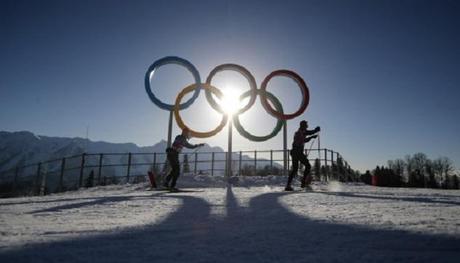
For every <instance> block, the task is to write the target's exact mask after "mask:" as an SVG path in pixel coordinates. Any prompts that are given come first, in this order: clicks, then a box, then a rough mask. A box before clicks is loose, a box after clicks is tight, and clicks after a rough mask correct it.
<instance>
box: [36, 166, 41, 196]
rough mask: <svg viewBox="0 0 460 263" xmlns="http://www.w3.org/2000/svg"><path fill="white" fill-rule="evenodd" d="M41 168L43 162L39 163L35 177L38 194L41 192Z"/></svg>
mask: <svg viewBox="0 0 460 263" xmlns="http://www.w3.org/2000/svg"><path fill="white" fill-rule="evenodd" d="M41 169H42V163H38V167H37V177H36V179H35V187H36V188H35V191H36V193H37V195H39V194H40V173H41Z"/></svg>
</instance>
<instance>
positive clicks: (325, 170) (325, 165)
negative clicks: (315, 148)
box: [324, 149, 329, 181]
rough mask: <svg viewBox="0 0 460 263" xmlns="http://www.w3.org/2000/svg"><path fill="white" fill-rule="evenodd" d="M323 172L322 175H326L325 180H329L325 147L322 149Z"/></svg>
mask: <svg viewBox="0 0 460 263" xmlns="http://www.w3.org/2000/svg"><path fill="white" fill-rule="evenodd" d="M324 172H325V175H324V177H326V181H329V167H328V164H327V149H324Z"/></svg>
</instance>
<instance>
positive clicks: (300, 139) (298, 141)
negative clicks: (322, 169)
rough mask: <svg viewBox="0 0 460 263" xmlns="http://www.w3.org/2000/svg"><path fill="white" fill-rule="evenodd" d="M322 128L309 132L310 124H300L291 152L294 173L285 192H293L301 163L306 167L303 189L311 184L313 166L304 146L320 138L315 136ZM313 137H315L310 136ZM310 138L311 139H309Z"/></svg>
mask: <svg viewBox="0 0 460 263" xmlns="http://www.w3.org/2000/svg"><path fill="white" fill-rule="evenodd" d="M320 130H321V128H320V127H319V126H317V127H316V128H315V129H314V130H308V122H307V121H305V120H303V121H301V122H300V127H299V129H298V130H297V131H296V133H295V134H294V140H293V142H292V150H291V157H292V171H291V173H289V178H288V181H287V185H286V188H284V190H285V191H293V190H294V189H292V187H291V183H292V179H293V178H294V176H295V175H297V171H298V169H299V162H301V163H302V164H303V165H304V166H305V171H304V172H303V178H302V183H301V186H300V187H301V188H305V187H306V186H307V185H308V184H310V182H311V180H309V181H310V182H308V183H307V178H309V177H310V170H311V165H310V163H309V162H308V159H307V156H305V153H304V145H305V143H306V142H309V141H310V140H311V139H313V138H316V137H318V135H313V134H315V133H317V132H319V131H320ZM309 135H313V136H309ZM307 136H309V137H307Z"/></svg>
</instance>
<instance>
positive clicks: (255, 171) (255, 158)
mask: <svg viewBox="0 0 460 263" xmlns="http://www.w3.org/2000/svg"><path fill="white" fill-rule="evenodd" d="M254 175H257V150H255V151H254Z"/></svg>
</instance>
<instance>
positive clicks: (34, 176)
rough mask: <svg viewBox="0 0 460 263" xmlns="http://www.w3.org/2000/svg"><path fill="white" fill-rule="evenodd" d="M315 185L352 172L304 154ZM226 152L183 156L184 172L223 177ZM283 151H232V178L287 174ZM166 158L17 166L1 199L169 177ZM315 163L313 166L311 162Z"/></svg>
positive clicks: (315, 153)
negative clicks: (152, 176)
mask: <svg viewBox="0 0 460 263" xmlns="http://www.w3.org/2000/svg"><path fill="white" fill-rule="evenodd" d="M305 152H306V154H308V159H309V160H310V161H311V162H310V163H311V165H312V173H313V174H314V177H315V179H316V180H322V181H327V180H330V179H331V178H333V179H337V180H341V181H350V180H355V178H352V177H351V174H352V173H351V168H350V166H349V165H348V163H347V162H346V161H344V160H343V158H342V157H341V155H340V154H339V153H338V152H334V151H332V150H329V149H311V150H310V151H308V150H306V151H305ZM226 155H227V152H185V153H181V154H180V155H179V158H180V160H181V172H182V173H183V174H185V175H188V174H195V175H196V174H208V175H210V176H222V175H224V173H225V162H226ZM283 156H284V153H283V150H266V151H257V150H255V151H239V152H232V174H233V175H234V176H254V175H261V176H264V175H268V174H270V175H280V176H281V175H286V173H287V171H288V170H289V168H290V167H289V166H290V160H289V158H290V157H289V154H287V156H288V162H287V163H288V166H287V167H284V166H283V161H284V158H283ZM166 159H167V158H166V153H158V152H156V153H82V154H79V155H74V156H68V157H63V158H60V159H54V160H48V161H44V162H39V163H35V164H29V165H24V166H18V167H15V168H12V169H9V170H6V171H2V172H0V196H3V197H8V196H20V195H46V194H48V193H56V192H63V191H68V190H77V189H79V188H81V187H92V186H96V185H108V184H115V183H137V182H143V181H145V180H146V175H147V172H148V171H150V170H152V171H154V172H155V173H156V174H161V173H166V172H167V161H166ZM312 161H313V162H312Z"/></svg>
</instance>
